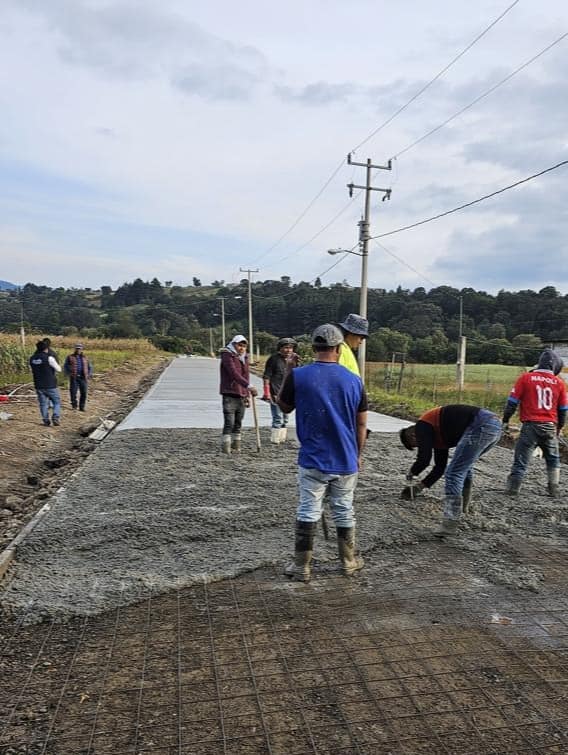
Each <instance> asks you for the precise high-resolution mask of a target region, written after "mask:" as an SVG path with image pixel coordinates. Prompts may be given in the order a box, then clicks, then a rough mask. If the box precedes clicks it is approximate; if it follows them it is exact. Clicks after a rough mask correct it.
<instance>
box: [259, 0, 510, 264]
mask: <svg viewBox="0 0 568 755" xmlns="http://www.w3.org/2000/svg"><path fill="white" fill-rule="evenodd" d="M519 2H520V0H514V2H512V3H511V4H510V5H509V6H508V7H507V8H505V10H504V11H503V12H502V13H501V14H500V15H499V16H497V18H495V19H494V20H493V21H492V22H491V23H490V24H489V25H488V26H487V27H486V28H485V29H484V30H483V31H482V32H481V33H480V34H478V35H477V37H475V38H474V39H473V40H472V41H471V42H470V43H469V44H468V45H467V46H466V47H464V49H463V50H462V51H461V52H460V53H458V54H457V55H456V56H455V57H454V58H453V59H452V60H451V61H450V62H449V63H448V64H447V65H446V66H444V68H442V69H441V71H439V72H438V73H437V74H436V75H435V76H434V77H433V78H432V79H431V80H430V81H429V82H428V83H427V84H425V85H424V86H423V87H422V88H421V89H420V90H419V91H418V92H416V94H414V95H413V96H412V97H411V98H410V99H409V100H408V102H406V103H405V104H404V105H402V106H401V107H400V108H398V110H396V111H395V112H394V113H393V114H392V115H391V116H390V117H389V118H387V120H386V121H384V122H383V123H381V124H380V126H377V128H375V129H374V130H373V131H372V132H371V133H370V134H369V135H368V136H366V137H365V139H363V141H362V142H360V143H359V144H358V145H357V146H356V147H354V148H353V149H352V150H351V151H350V153H349V154H353V153H355V152H356V151H357V150H358V149H360V148H361V147H362V146H363V145H364V144H366V143H367V142H368V141H369V140H370V139H372V138H373V137H374V136H376V134H378V133H379V131H382V129H383V128H385V127H386V126H387V125H388V124H389V123H392V121H393V120H394V119H395V118H397V117H398V116H399V115H400V114H401V113H402V112H403V111H404V110H406V108H408V107H409V106H410V105H411V104H412V103H413V102H415V101H416V100H417V99H418V98H419V97H420V96H421V95H422V94H424V92H425V91H426V90H427V89H429V88H430V87H431V86H432V84H434V83H435V82H436V81H438V79H440V78H441V77H442V76H443V75H444V74H445V73H446V72H447V71H449V69H450V68H451V67H452V66H453V65H454V64H455V63H457V61H458V60H460V58H462V57H463V56H464V55H465V54H466V53H467V52H469V50H471V48H472V47H473V46H474V45H475V44H477V42H479V40H480V39H482V38H483V37H484V36H485V35H486V34H487V33H488V32H489V31H490V30H491V29H492V28H493V27H494V26H495V25H496V24H498V23H499V21H501V19H502V18H504V17H505V16H506V15H507V13H509V11H510V10H512V9H513V8H514V7H515V5H517V4H518V3H519ZM343 165H344V162H343V160H341V162H340V163H339V164H338V165H337V167H336V168H334V170H333V171H332V173H331V175H330V176H329V178H328V179H327V180H326V181H325V183H324V184H323V186H322V187H321V189H320V190H319V191H318V192H317V194H316V195H315V196H314V197H313V198H312V199H311V200H310V202H308V204H307V206H306V207H305V209H304V210H302V212H301V213H300V215H298V217H297V218H296V220H295V221H294V222H293V223H292V224H291V225H290V226H289V227H288V228H287V229H286V231H284V233H283V234H282V235H281V236H280V237H279V238H278V239H277V241H275V242H274V243H273V244H272V245H271V246H270V247H268V249H266V250H265V251H264V252H263V253H262V254H261V255H259V256H258V257H257V258H256V259H255V260H253V262H254V263H255V264H256V263H257V262H258V261H259V260H261V259H263V257H265V256H266V255H267V254H269V253H270V252H271V251H272V250H273V249H275V248H276V247H277V246H278V245H279V244H280V243H281V242H282V241H284V239H285V238H286V237H287V236H288V235H289V234H290V233H291V232H292V231H293V230H294V228H296V226H297V225H298V224H299V223H300V222H301V221H302V220H303V219H304V218H305V216H306V215H307V214H308V212H309V211H310V210H311V208H312V207H313V206H314V204H315V203H316V202H317V200H318V199H319V198H320V197H321V195H322V194H323V193H324V191H325V190H326V189H327V187H328V186H329V185H330V183H331V182H332V181H333V179H334V178H335V176H336V175H337V174H338V173H339V171H340V170H341V168H342V167H343ZM331 222H333V221H331ZM329 225H331V223H329V224H328V225H327V226H326V228H327V227H329ZM323 230H324V229H322V231H321V232H323ZM317 235H319V234H317ZM309 243H310V242H309V241H308V242H307V243H306V245H307V244H309ZM302 248H303V247H302ZM298 251H299V250H298ZM293 254H294V252H293Z"/></svg>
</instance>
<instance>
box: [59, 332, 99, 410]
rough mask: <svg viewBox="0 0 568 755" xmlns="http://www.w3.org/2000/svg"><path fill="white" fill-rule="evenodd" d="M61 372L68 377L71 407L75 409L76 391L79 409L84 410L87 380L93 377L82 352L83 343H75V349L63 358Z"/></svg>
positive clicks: (89, 364)
mask: <svg viewBox="0 0 568 755" xmlns="http://www.w3.org/2000/svg"><path fill="white" fill-rule="evenodd" d="M63 372H64V373H65V374H66V375H67V377H68V378H69V397H70V398H71V408H72V409H77V392H79V411H80V412H84V411H85V405H86V403H87V391H88V383H89V380H90V379H91V378H92V377H93V365H92V364H91V363H90V362H89V360H88V359H87V357H86V356H85V354H84V353H83V344H82V343H76V344H75V351H74V352H73V353H72V354H69V355H68V356H67V357H66V358H65V362H64V363H63Z"/></svg>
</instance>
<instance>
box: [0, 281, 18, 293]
mask: <svg viewBox="0 0 568 755" xmlns="http://www.w3.org/2000/svg"><path fill="white" fill-rule="evenodd" d="M16 288H18V286H16V284H15V283H10V281H0V291H14V289H16Z"/></svg>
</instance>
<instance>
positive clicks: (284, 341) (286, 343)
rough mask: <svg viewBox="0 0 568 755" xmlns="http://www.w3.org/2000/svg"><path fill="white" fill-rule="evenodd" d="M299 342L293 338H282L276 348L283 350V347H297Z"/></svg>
mask: <svg viewBox="0 0 568 755" xmlns="http://www.w3.org/2000/svg"><path fill="white" fill-rule="evenodd" d="M296 344H297V341H294V339H293V338H280V340H279V341H278V343H277V344H276V348H278V349H281V348H282V346H296Z"/></svg>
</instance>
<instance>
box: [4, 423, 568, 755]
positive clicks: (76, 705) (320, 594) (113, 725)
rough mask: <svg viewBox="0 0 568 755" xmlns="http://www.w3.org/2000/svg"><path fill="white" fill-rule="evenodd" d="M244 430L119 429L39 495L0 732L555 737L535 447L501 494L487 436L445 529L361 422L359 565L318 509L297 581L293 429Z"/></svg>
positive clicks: (12, 745)
mask: <svg viewBox="0 0 568 755" xmlns="http://www.w3.org/2000/svg"><path fill="white" fill-rule="evenodd" d="M261 435H262V450H261V452H260V453H257V451H256V445H255V434H254V431H253V430H252V428H250V427H249V428H246V429H245V431H244V434H243V451H242V453H241V455H239V456H236V455H235V456H230V457H226V456H222V455H221V454H220V449H219V430H218V429H216V430H213V429H206V428H205V429H183V428H177V429H172V428H154V429H143V428H139V429H130V430H128V429H125V430H123V431H121V432H117V433H113V434H111V435H110V436H109V437H108V438H107V440H106V441H105V442H104V443H103V444H101V446H100V447H99V448H98V450H97V451H96V452H95V453H94V454H93V455H92V456H91V457H89V459H88V460H87V462H86V463H85V465H84V466H83V467H82V468H81V470H79V471H78V472H77V473H76V474H75V475H74V477H73V478H72V479H71V480H70V481H69V482H68V483H67V484H66V486H65V488H64V489H63V490H62V491H60V492H59V493H58V494H57V495H56V496H55V498H54V499H53V500H52V504H53V511H52V514H51V515H50V516H49V517H47V518H46V519H45V520H43V521H42V522H41V525H40V526H38V527H37V528H36V529H35V530H34V531H33V532H32V534H31V535H30V536H29V537H28V538H27V539H26V541H25V542H24V544H23V545H22V546H21V548H20V549H19V550H18V557H17V563H16V566H15V568H12V570H11V572H10V573H9V579H8V580H7V581H6V582H5V583H4V590H3V593H2V596H1V602H2V608H3V617H2V619H1V620H0V644H1V647H2V651H1V653H0V673H1V674H2V678H3V680H4V682H3V684H2V686H1V687H0V755H16V754H17V755H21V754H23V753H26V755H35V754H37V755H39V753H42V754H43V753H50V755H55V754H56V753H57V754H58V755H59V754H60V753H64V754H65V755H69V753H89V755H94V753H97V755H107V754H108V755H110V754H111V753H112V754H113V755H114V754H115V753H117V752H119V753H121V755H122V753H125V754H126V753H146V752H147V753H150V752H151V753H154V755H156V754H157V755H166V754H167V755H173V753H176V754H177V755H180V754H185V755H189V754H190V753H191V755H216V754H217V753H223V755H226V754H227V753H234V754H235V755H236V754H237V753H238V754H239V755H241V753H245V754H246V755H253V754H257V753H258V755H260V754H261V753H262V754H264V753H268V754H272V755H275V754H278V755H303V753H313V754H319V753H329V754H332V753H333V754H334V755H335V753H338V754H339V753H349V754H351V753H358V754H359V755H361V754H363V755H381V753H384V754H386V753H390V754H391V755H400V754H402V755H418V753H425V752H427V753H429V755H438V753H440V754H441V755H486V754H487V755H489V754H490V753H491V755H496V754H497V753H510V754H512V753H537V752H538V753H541V755H542V753H567V752H568V741H567V739H566V732H567V727H568V589H567V587H566V576H565V575H566V571H567V567H568V547H567V536H568V504H567V502H566V498H565V497H562V498H560V499H551V498H549V497H548V496H547V495H546V476H545V470H544V464H543V463H542V460H534V461H533V463H532V465H531V468H530V471H529V474H528V477H527V480H526V483H525V484H524V486H523V488H522V492H521V494H520V495H519V496H518V498H516V499H512V498H508V497H506V496H504V494H503V488H504V481H505V478H506V475H507V473H508V470H509V467H510V464H511V461H512V454H511V451H510V450H507V449H503V448H495V449H493V450H492V451H491V452H490V454H488V455H487V456H486V457H485V458H483V459H481V460H480V461H479V462H478V464H477V465H476V472H475V481H474V507H473V510H472V512H471V513H469V514H468V515H467V517H466V518H464V520H463V522H462V524H461V527H460V534H459V536H458V537H457V538H456V539H455V540H452V541H446V542H440V541H438V540H436V539H435V538H434V536H433V532H434V530H435V529H436V527H437V524H438V522H439V519H440V515H441V506H442V483H441V482H440V483H438V484H437V485H436V486H435V487H434V488H433V489H432V490H430V491H428V492H427V493H426V494H425V495H424V496H422V497H420V498H418V499H416V500H415V501H403V500H401V499H400V497H399V494H400V490H401V488H402V487H403V486H404V484H405V480H404V475H405V473H406V471H407V470H408V468H409V467H410V464H411V462H412V459H413V455H412V454H410V453H409V452H407V451H405V450H404V449H403V448H402V447H401V446H400V443H399V441H398V438H397V436H396V433H373V434H372V435H371V436H370V439H369V442H368V446H367V449H366V452H365V465H364V469H363V471H362V473H361V475H360V480H359V485H358V488H357V492H356V498H355V507H356V512H357V521H358V533H359V543H360V548H361V551H362V552H363V553H364V555H365V559H366V566H365V569H364V570H363V571H362V572H360V573H359V574H358V575H357V576H356V577H354V578H353V579H351V580H347V579H345V578H343V577H342V576H341V575H340V573H339V564H338V561H337V557H336V548H335V542H334V540H333V537H332V540H330V542H329V543H326V542H325V540H324V538H323V534H322V532H321V531H319V532H318V537H317V541H316V551H315V554H316V559H315V565H314V577H313V580H312V582H311V583H310V584H309V585H303V584H298V583H291V582H288V581H287V580H286V579H285V578H284V577H282V576H281V566H282V564H283V563H285V562H286V560H287V559H288V557H289V556H290V555H291V553H292V550H293V528H294V514H295V506H296V497H297V496H296V480H295V475H296V458H297V451H298V447H297V442H296V441H295V440H293V439H291V440H289V441H288V442H287V443H286V444H284V445H282V446H274V445H271V444H270V443H269V442H268V438H269V429H268V428H263V429H262V430H261ZM564 476H565V470H564V468H563V470H562V477H563V482H562V484H563V485H564V484H565V483H564ZM330 525H331V522H330ZM331 530H332V535H333V527H332V526H331ZM38 622H40V623H38Z"/></svg>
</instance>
